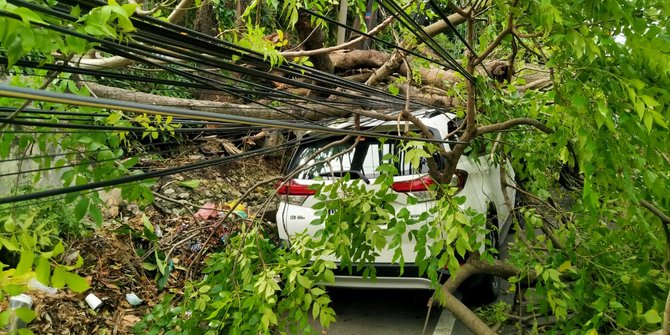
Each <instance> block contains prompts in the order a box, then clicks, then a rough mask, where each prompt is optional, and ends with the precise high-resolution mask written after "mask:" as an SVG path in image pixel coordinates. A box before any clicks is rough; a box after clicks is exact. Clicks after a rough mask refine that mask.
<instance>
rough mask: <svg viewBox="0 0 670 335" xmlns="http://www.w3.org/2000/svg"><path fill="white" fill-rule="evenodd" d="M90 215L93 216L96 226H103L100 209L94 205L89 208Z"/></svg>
mask: <svg viewBox="0 0 670 335" xmlns="http://www.w3.org/2000/svg"><path fill="white" fill-rule="evenodd" d="M88 214H89V215H90V216H91V218H92V219H93V221H94V222H95V224H96V225H98V226H100V225H102V211H100V207H98V206H96V205H92V206H90V207H89V208H88Z"/></svg>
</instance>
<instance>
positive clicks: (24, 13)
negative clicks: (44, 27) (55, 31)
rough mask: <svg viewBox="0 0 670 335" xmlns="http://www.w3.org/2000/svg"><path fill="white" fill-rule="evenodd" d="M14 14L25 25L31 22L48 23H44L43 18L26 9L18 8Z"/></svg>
mask: <svg viewBox="0 0 670 335" xmlns="http://www.w3.org/2000/svg"><path fill="white" fill-rule="evenodd" d="M14 13H15V14H17V15H19V16H20V17H21V20H22V21H23V23H26V24H30V22H39V23H45V24H46V22H44V20H42V18H41V17H40V16H39V15H37V13H35V12H33V11H32V10H30V9H28V8H26V7H18V8H16V9H15V10H14Z"/></svg>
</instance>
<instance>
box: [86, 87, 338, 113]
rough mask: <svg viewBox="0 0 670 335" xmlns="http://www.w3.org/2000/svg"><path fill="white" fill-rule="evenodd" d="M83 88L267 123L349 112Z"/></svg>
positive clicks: (108, 95)
mask: <svg viewBox="0 0 670 335" xmlns="http://www.w3.org/2000/svg"><path fill="white" fill-rule="evenodd" d="M86 85H87V86H88V87H89V88H90V90H91V91H92V92H93V93H94V94H95V95H96V96H97V97H100V98H107V99H116V100H123V101H130V102H137V103H143V104H150V105H160V106H171V107H181V108H187V109H193V110H199V111H205V112H213V113H222V114H228V115H240V116H248V117H256V118H263V119H268V120H295V119H308V120H320V119H323V118H324V117H326V116H330V115H334V116H337V117H347V116H349V115H350V112H348V111H342V110H341V109H337V108H335V107H329V106H325V105H320V104H319V105H312V104H302V106H303V107H304V108H299V107H295V106H287V107H279V109H280V110H282V112H283V113H282V112H278V111H276V110H272V109H270V108H268V107H265V106H262V105H258V104H253V103H251V104H246V105H245V104H234V103H228V102H218V101H205V100H193V99H182V98H172V97H165V96H159V95H153V94H149V93H143V92H134V91H130V90H125V89H122V88H116V87H110V86H104V85H100V84H95V83H87V84H86Z"/></svg>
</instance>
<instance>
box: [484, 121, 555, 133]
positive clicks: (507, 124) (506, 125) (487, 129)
mask: <svg viewBox="0 0 670 335" xmlns="http://www.w3.org/2000/svg"><path fill="white" fill-rule="evenodd" d="M521 125H528V126H533V127H535V128H537V129H539V130H540V131H542V132H544V133H547V134H552V133H553V132H554V130H553V129H551V128H549V127H547V126H546V125H545V124H544V123H542V122H540V121H538V120H535V119H531V118H518V119H511V120H507V121H504V122H500V123H495V124H491V125H487V126H481V127H479V128H477V135H483V134H488V133H493V132H496V131H501V130H506V129H510V128H512V127H516V126H521Z"/></svg>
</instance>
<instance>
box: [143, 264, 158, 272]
mask: <svg viewBox="0 0 670 335" xmlns="http://www.w3.org/2000/svg"><path fill="white" fill-rule="evenodd" d="M142 267H143V268H144V269H145V270H147V271H154V270H156V264H152V263H149V262H144V263H142Z"/></svg>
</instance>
